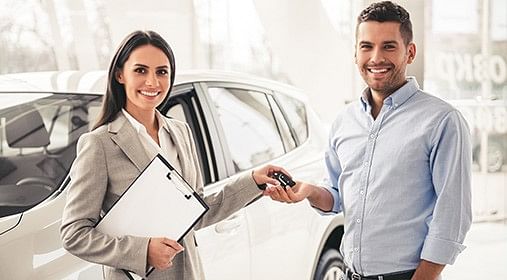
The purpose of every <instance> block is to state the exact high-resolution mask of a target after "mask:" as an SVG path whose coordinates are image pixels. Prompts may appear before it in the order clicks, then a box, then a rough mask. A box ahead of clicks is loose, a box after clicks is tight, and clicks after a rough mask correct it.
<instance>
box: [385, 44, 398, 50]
mask: <svg viewBox="0 0 507 280" xmlns="http://www.w3.org/2000/svg"><path fill="white" fill-rule="evenodd" d="M394 48H396V47H395V46H393V45H385V46H384V49H386V50H392V49H394Z"/></svg>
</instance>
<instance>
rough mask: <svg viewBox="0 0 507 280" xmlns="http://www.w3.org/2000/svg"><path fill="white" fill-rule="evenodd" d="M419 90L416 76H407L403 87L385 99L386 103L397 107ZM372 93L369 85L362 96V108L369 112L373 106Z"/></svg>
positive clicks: (394, 107)
mask: <svg viewBox="0 0 507 280" xmlns="http://www.w3.org/2000/svg"><path fill="white" fill-rule="evenodd" d="M419 90H420V88H419V84H418V83H417V81H416V79H415V77H407V82H406V83H405V84H404V85H403V86H402V87H401V88H399V89H398V90H396V91H395V92H393V93H392V94H391V95H389V96H388V97H387V98H386V99H384V105H388V106H390V107H391V108H393V109H396V108H398V107H399V106H401V105H402V104H403V103H405V102H406V101H407V100H408V99H409V98H410V97H412V95H414V94H415V93H416V92H417V91H419ZM370 95H371V92H370V88H368V87H367V88H365V89H364V90H363V92H362V94H361V98H360V101H361V102H360V104H361V108H362V109H363V110H364V111H366V112H368V111H369V110H370V108H371V105H370V102H369V97H370Z"/></svg>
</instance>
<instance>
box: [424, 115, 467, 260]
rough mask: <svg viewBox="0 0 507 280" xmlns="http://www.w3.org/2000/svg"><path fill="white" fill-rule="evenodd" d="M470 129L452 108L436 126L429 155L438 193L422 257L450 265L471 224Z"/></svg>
mask: <svg viewBox="0 0 507 280" xmlns="http://www.w3.org/2000/svg"><path fill="white" fill-rule="evenodd" d="M470 138H471V137H470V131H469V129H468V126H467V124H466V121H465V120H464V119H463V117H462V116H461V114H460V113H459V112H457V111H451V112H450V113H448V115H447V116H446V117H445V118H444V119H443V120H442V122H441V123H440V124H439V125H438V126H437V128H436V130H435V133H434V135H433V137H432V139H433V141H434V143H433V144H434V146H433V149H432V151H431V155H430V168H431V172H432V180H433V186H434V188H435V193H436V196H437V199H436V203H435V208H434V211H433V215H432V218H431V221H430V222H429V230H428V234H427V236H426V238H425V241H424V245H423V249H422V252H421V258H422V259H425V260H428V261H431V262H435V263H439V264H453V263H454V261H455V260H456V257H457V256H458V254H459V253H461V252H462V251H463V250H464V249H465V246H464V245H463V241H464V239H465V236H466V233H467V232H468V230H469V229H470V226H471V223H472V209H471V168H472V148H471V140H470Z"/></svg>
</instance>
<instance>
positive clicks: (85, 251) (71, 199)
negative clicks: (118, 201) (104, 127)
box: [60, 133, 149, 276]
mask: <svg viewBox="0 0 507 280" xmlns="http://www.w3.org/2000/svg"><path fill="white" fill-rule="evenodd" d="M77 146H78V148H77V157H76V160H75V161H74V164H73V166H72V168H71V172H70V178H71V182H70V185H69V187H68V189H67V202H66V205H65V208H64V211H63V217H62V224H61V227H60V234H61V239H62V243H63V247H64V248H65V249H66V250H67V251H69V252H70V253H71V254H73V255H75V256H77V257H79V258H81V259H84V260H86V261H89V262H93V263H99V264H103V265H107V266H111V267H115V268H120V269H126V270H129V271H132V272H134V273H136V274H138V275H141V276H144V274H145V273H146V268H147V249H148V241H149V238H145V237H134V236H121V237H112V236H109V235H106V234H103V233H101V232H100V231H98V230H96V229H95V227H94V226H95V224H96V223H97V221H98V220H99V218H100V213H101V209H102V204H103V201H104V198H105V196H106V191H107V186H108V171H107V160H106V153H105V151H104V147H103V145H102V143H101V141H100V139H99V137H98V136H97V135H95V134H94V133H88V134H84V135H83V136H82V137H81V138H80V139H79V141H78V145H77Z"/></svg>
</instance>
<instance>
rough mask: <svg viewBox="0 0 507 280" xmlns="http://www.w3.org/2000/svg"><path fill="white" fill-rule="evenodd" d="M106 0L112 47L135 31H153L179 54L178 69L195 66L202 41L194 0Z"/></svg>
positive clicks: (177, 57)
mask: <svg viewBox="0 0 507 280" xmlns="http://www.w3.org/2000/svg"><path fill="white" fill-rule="evenodd" d="M127 3H128V4H126V2H125V1H123V0H110V1H106V9H107V14H108V15H109V16H110V19H111V22H110V23H109V25H110V28H111V35H112V42H113V46H114V47H115V48H116V46H118V44H119V43H120V42H121V40H122V39H123V38H124V37H125V36H126V35H127V34H129V33H130V32H132V31H134V30H138V29H141V30H154V31H156V32H158V33H159V34H160V35H162V36H163V37H164V39H166V40H167V41H168V43H169V44H170V45H171V47H172V48H173V51H174V55H175V57H176V67H177V68H176V69H178V70H181V69H189V68H194V64H195V63H196V62H195V59H194V58H196V59H197V58H198V57H199V50H198V49H197V46H199V43H198V42H196V40H198V36H194V34H196V33H197V32H196V30H195V23H194V8H193V3H192V1H191V0H185V1H181V0H179V1H178V0H164V1H128V2H127Z"/></svg>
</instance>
